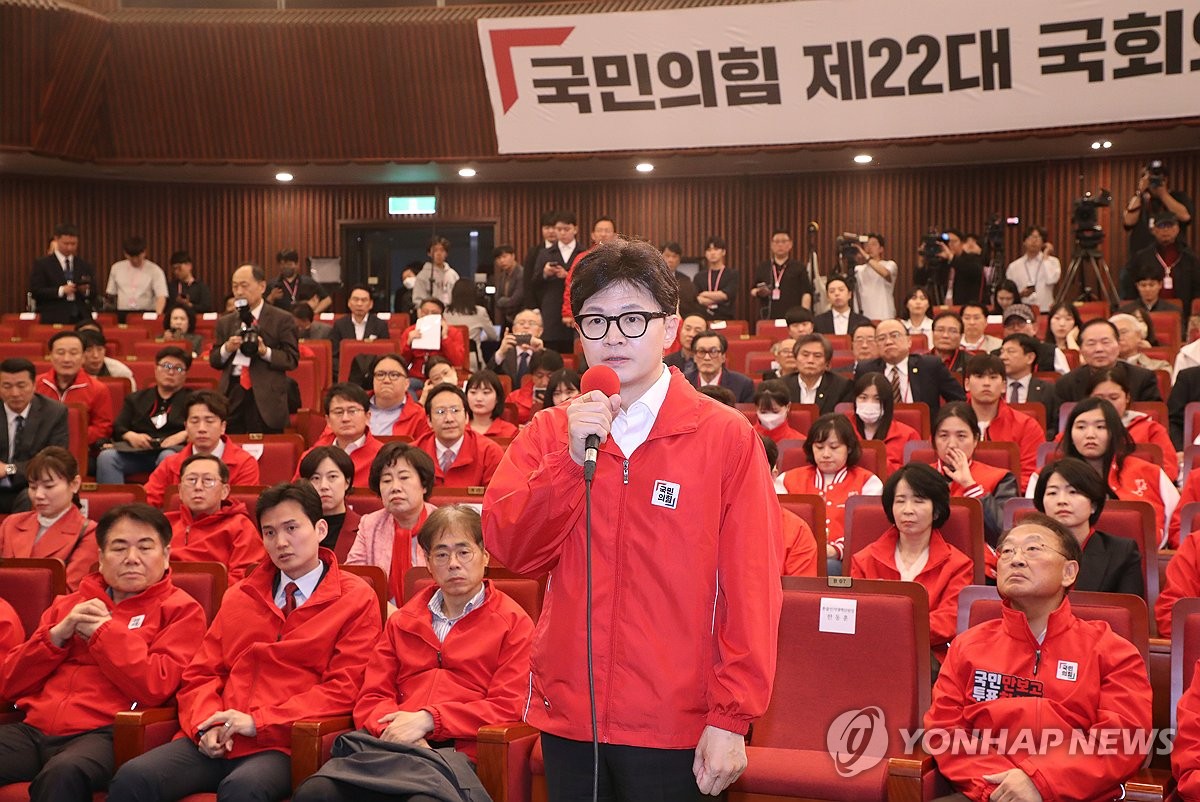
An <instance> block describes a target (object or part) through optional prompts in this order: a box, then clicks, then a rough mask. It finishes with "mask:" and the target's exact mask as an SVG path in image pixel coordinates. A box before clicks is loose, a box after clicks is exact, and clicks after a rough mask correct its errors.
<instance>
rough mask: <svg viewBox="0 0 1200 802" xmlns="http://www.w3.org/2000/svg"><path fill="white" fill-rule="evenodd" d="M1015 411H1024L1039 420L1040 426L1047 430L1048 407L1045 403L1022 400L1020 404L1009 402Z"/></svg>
mask: <svg viewBox="0 0 1200 802" xmlns="http://www.w3.org/2000/svg"><path fill="white" fill-rule="evenodd" d="M1009 406H1010V407H1012V408H1013V409H1014V410H1015V411H1017V412H1021V413H1024V414H1026V415H1028V416H1029V417H1031V418H1033V419H1034V420H1035V421H1037V423H1038V426H1040V427H1042V431H1046V407H1045V405H1044V404H1036V403H1034V404H1031V403H1029V402H1021V403H1018V404H1009Z"/></svg>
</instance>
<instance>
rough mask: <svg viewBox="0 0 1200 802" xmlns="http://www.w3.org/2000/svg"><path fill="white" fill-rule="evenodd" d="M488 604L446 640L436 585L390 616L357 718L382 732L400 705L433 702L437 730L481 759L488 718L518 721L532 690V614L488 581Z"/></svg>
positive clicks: (434, 735)
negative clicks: (435, 605) (435, 610)
mask: <svg viewBox="0 0 1200 802" xmlns="http://www.w3.org/2000/svg"><path fill="white" fill-rule="evenodd" d="M484 584H485V586H486V587H487V590H486V592H485V594H484V598H483V604H481V605H479V607H477V608H475V609H474V610H472V611H471V612H469V613H467V614H466V615H465V616H463V617H462V618H461V619H460V620H459V621H458V622H457V623H456V624H455V625H454V626H453V627H451V629H450V632H449V633H447V635H446V640H445V641H439V640H438V639H437V635H435V634H433V614H432V613H431V612H430V610H429V600H430V599H431V598H433V594H434V593H435V592H436V591H437V586H436V585H432V586H430V587H427V588H425V589H424V590H422V591H421V592H420V593H417V594H416V595H415V596H413V597H412V598H411V599H409V600H408V602H406V603H405V605H404V606H403V607H401V608H400V609H399V610H398V611H397V612H396V613H395V614H394V615H392V616H391V617H390V618H388V622H387V626H385V627H384V629H383V638H382V639H380V641H379V645H378V646H377V647H376V648H375V653H374V654H373V655H372V656H371V662H370V664H368V665H367V676H366V679H365V680H363V689H362V694H361V695H360V696H359V697H358V703H357V704H355V705H354V723H355V724H356V725H357V726H359V727H364V728H366V729H367V730H368V731H369V732H370V733H371V734H372V735H374V736H377V737H378V736H379V734H380V733H381V732H383V730H384V728H385V727H386V726H387V725H386V724H380V723H379V719H380V718H381V717H382V716H385V715H387V714H388V713H394V712H396V711H397V710H404V711H407V712H415V711H417V710H427V711H428V712H429V714H430V715H432V716H433V732H431V733H429V735H427V736H426V737H427V738H429V739H430V740H437V741H444V740H448V739H450V738H453V739H454V748H455V749H457V750H458V751H460V752H465V753H466V754H467V755H468V756H469V757H470V758H471V759H472V760H474V759H475V740H476V736H477V735H478V733H479V728H480V727H482V726H484V725H485V724H500V723H503V722H507V721H519V720H520V718H521V711H522V710H523V709H524V707H525V696H526V693H527V692H528V690H529V646H530V644H531V643H533V621H532V620H530V618H529V614H528V613H526V612H525V610H523V609H522V608H521V605H519V604H517V603H516V602H515V601H513V600H512V599H511V598H510V597H508V596H507V595H505V594H504V593H502V592H501V591H499V590H497V589H496V588H495V587H493V586H492V583H491V582H485V583H484Z"/></svg>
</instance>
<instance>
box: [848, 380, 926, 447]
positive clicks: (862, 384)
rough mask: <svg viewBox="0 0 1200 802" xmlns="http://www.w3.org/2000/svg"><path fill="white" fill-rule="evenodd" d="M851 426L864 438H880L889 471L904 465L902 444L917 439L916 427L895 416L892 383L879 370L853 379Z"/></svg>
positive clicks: (919, 436)
mask: <svg viewBox="0 0 1200 802" xmlns="http://www.w3.org/2000/svg"><path fill="white" fill-rule="evenodd" d="M852 397H853V398H854V428H855V430H856V431H857V432H858V436H859V437H861V438H862V439H863V440H882V441H883V445H884V448H885V449H887V463H888V471H894V470H897V469H898V468H899V467H900V466H901V465H903V464H904V444H905V443H909V442H912V441H914V440H920V439H921V435H920V434H918V433H917V430H916V429H914V428H912V427H911V426H909V425H908V424H906V423H901V422H900V421H898V420H895V419H894V417H893V416H894V414H895V411H896V402H895V400H894V399H893V396H892V386H891V385H890V384H888V380H887V379H886V378H884V376H883V374H882V373H864V374H863V375H861V376H859V377H858V378H857V379H856V380H855V382H854V390H853V394H852Z"/></svg>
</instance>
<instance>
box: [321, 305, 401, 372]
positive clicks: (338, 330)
mask: <svg viewBox="0 0 1200 802" xmlns="http://www.w3.org/2000/svg"><path fill="white" fill-rule="evenodd" d="M374 306H375V301H374V299H372V298H371V291H370V290H368V289H367V288H366V286H364V285H362V284H355V285H354V286H353V287H351V288H350V297H349V298H348V299H347V300H346V307H347V308H348V309H349V310H350V314H349V315H348V316H346V317H340V318H338V319H337V320H335V321H333V334H331V335H330V337H329V340H330V342H332V343H333V375H334V376H336V375H338V364H339V362H340V361H341V348H342V340H386V339H389V338H390V336H391V335H390V334H389V333H388V324H387V321H384V320H380V319H379V318H378V317H376V316H375V315H374V314H372V312H371V309H372V308H373V307H374Z"/></svg>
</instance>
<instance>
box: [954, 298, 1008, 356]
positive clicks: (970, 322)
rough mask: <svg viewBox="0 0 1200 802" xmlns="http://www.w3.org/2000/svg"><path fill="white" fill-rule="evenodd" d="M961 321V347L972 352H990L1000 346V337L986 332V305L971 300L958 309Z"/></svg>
mask: <svg viewBox="0 0 1200 802" xmlns="http://www.w3.org/2000/svg"><path fill="white" fill-rule="evenodd" d="M958 319H959V320H961V321H962V325H963V335H962V347H963V348H965V349H966V350H967V351H971V352H974V353H983V354H990V353H991V352H992V351H995V350H996V349H997V348H999V347H1000V338H999V337H996V336H995V335H992V334H988V333H987V307H986V306H984V305H983V304H981V303H978V302H975V301H971V302H969V303H965V304H963V305H962V308H960V309H959V311H958Z"/></svg>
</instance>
